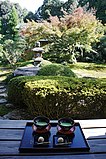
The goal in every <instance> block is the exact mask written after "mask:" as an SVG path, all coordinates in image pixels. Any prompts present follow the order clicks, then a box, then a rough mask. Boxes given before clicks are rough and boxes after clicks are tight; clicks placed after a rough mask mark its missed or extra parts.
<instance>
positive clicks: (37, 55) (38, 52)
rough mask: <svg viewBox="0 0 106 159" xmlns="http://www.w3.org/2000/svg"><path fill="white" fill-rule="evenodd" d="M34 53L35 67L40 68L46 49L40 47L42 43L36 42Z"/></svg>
mask: <svg viewBox="0 0 106 159" xmlns="http://www.w3.org/2000/svg"><path fill="white" fill-rule="evenodd" d="M32 51H33V52H34V57H33V60H34V66H36V67H39V65H40V63H41V62H42V60H43V58H42V54H43V53H44V49H43V48H42V47H40V42H36V44H35V48H33V49H32Z"/></svg>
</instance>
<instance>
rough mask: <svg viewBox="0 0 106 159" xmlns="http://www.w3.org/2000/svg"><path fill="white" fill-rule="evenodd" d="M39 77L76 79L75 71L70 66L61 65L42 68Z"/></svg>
mask: <svg viewBox="0 0 106 159" xmlns="http://www.w3.org/2000/svg"><path fill="white" fill-rule="evenodd" d="M38 75H40V76H68V77H76V75H75V74H74V72H73V71H71V69H70V68H69V67H68V66H64V65H61V64H50V65H46V66H44V67H42V68H41V69H40V70H39V72H38Z"/></svg>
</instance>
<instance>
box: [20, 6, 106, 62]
mask: <svg viewBox="0 0 106 159" xmlns="http://www.w3.org/2000/svg"><path fill="white" fill-rule="evenodd" d="M49 20H50V23H48V22H46V21H44V22H43V23H36V22H29V23H28V24H27V26H26V28H24V29H23V30H22V31H21V33H22V35H23V36H25V38H26V40H27V42H28V45H29V47H32V46H33V45H34V43H35V41H39V40H40V39H42V38H45V39H48V41H49V42H50V45H49V47H48V48H49V49H48V51H47V53H48V54H49V55H50V56H51V57H53V56H54V58H58V57H59V58H60V61H67V62H71V63H75V62H76V61H77V59H78V58H79V57H80V56H81V57H83V55H84V52H86V53H89V52H91V51H92V52H94V50H93V49H92V45H93V44H94V43H97V42H98V41H99V39H100V38H101V37H102V36H103V34H104V26H103V25H102V23H101V22H99V21H98V20H97V19H96V17H95V16H94V15H93V14H92V13H90V12H87V11H84V9H83V8H81V7H79V8H77V9H75V10H74V12H73V13H72V14H70V15H66V16H65V17H64V18H62V19H61V21H59V19H58V18H57V17H50V19H49Z"/></svg>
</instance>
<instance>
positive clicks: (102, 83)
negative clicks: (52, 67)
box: [9, 76, 106, 119]
mask: <svg viewBox="0 0 106 159" xmlns="http://www.w3.org/2000/svg"><path fill="white" fill-rule="evenodd" d="M105 90H106V80H105V79H102V80H100V79H98V80H96V79H89V78H88V79H78V78H69V77H63V76H59V77H56V76H54V77H53V76H45V77H44V76H36V77H20V78H19V77H18V78H15V79H12V80H11V81H10V83H9V98H10V99H11V101H13V102H16V105H17V102H19V101H20V104H21V106H23V105H22V103H24V105H26V107H27V108H28V112H29V114H31V117H32V118H34V116H36V115H45V116H48V117H50V118H51V119H52V118H53V119H58V118H60V117H65V116H66V117H68V116H69V117H70V116H71V117H74V118H77V119H79V118H80V119H85V118H101V117H105V115H106V114H105V112H104V111H105V107H106V91H105ZM18 104H19V103H18Z"/></svg>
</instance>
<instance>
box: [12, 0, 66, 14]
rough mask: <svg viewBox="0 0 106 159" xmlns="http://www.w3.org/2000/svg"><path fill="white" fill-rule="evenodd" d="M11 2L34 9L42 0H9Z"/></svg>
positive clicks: (33, 10)
mask: <svg viewBox="0 0 106 159" xmlns="http://www.w3.org/2000/svg"><path fill="white" fill-rule="evenodd" d="M62 1H64V2H65V1H67V0H62ZM10 2H13V3H19V4H20V6H21V7H22V8H26V9H27V10H28V11H32V12H33V13H35V11H36V10H37V9H38V8H39V7H40V6H41V5H42V4H43V0H10Z"/></svg>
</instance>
